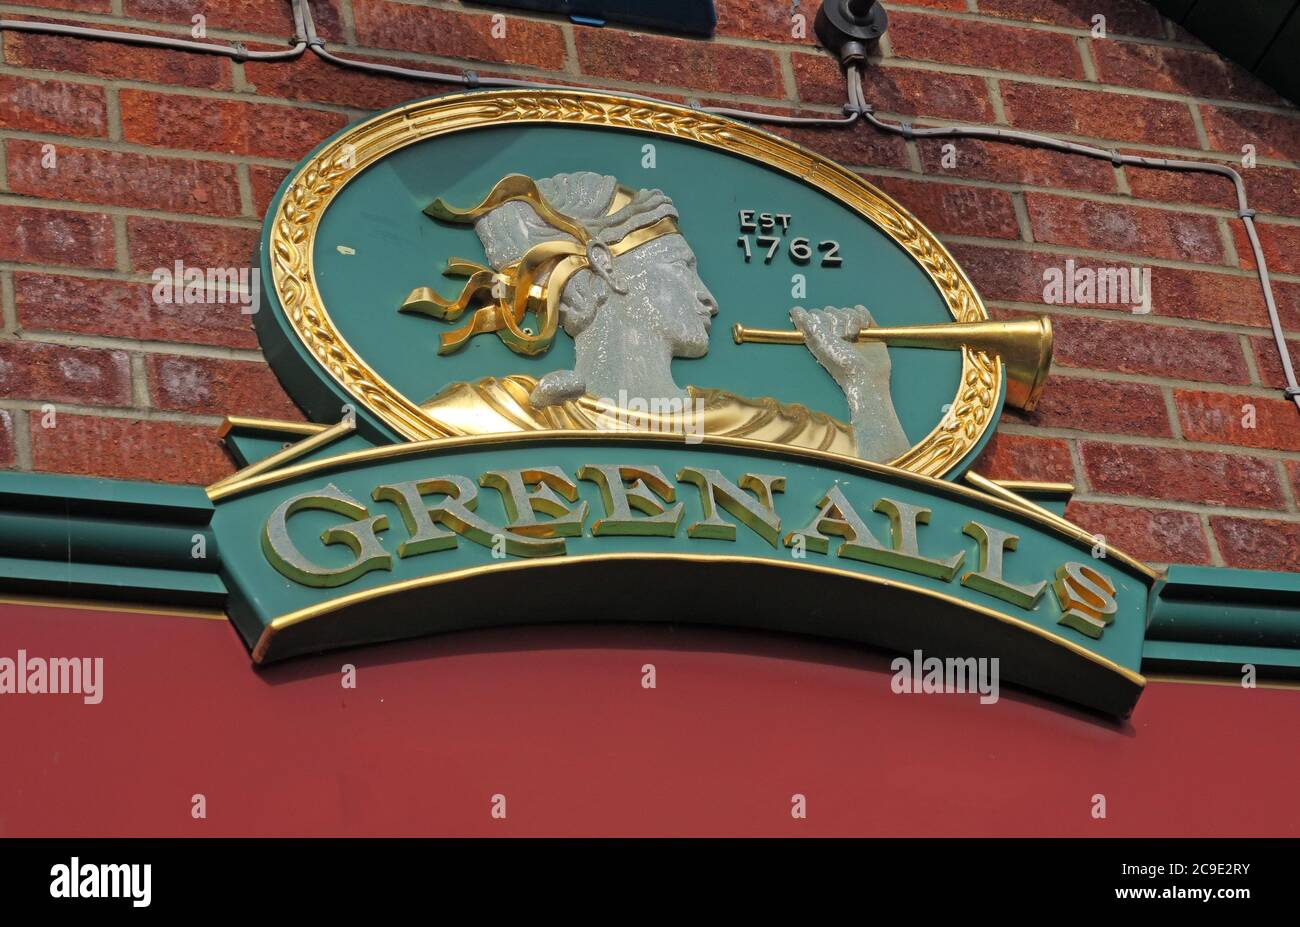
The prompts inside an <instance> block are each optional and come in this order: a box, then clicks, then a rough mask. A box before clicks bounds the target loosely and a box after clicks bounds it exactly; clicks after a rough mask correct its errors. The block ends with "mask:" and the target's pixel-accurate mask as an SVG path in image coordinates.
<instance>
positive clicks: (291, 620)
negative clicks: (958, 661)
mask: <svg viewBox="0 0 1300 927" xmlns="http://www.w3.org/2000/svg"><path fill="white" fill-rule="evenodd" d="M617 560H622V561H637V560H676V561H685V562H690V563H744V564H754V565H758V566H772V567H776V568H778V569H794V570H807V571H810V572H814V573H821V574H823V575H831V576H837V577H841V578H844V579H854V580H858V581H861V582H867V583H871V584H873V585H877V586H886V587H890V588H894V589H901V590H905V591H907V592H911V593H915V594H917V595H924V596H928V597H930V598H933V599H937V600H939V601H942V602H946V603H948V604H949V605H955V606H958V607H959V608H962V609H965V610H967V611H971V612H975V613H977V614H980V615H983V616H985V617H987V618H993V619H996V620H997V621H1000V622H1002V623H1003V624H1008V625H1011V626H1012V627H1014V628H1016V629H1017V630H1020V631H1025V632H1028V633H1031V634H1035V635H1037V636H1039V637H1041V638H1043V639H1045V640H1047V641H1048V642H1049V643H1052V644H1056V645H1057V646H1060V647H1064V648H1065V649H1066V650H1069V651H1070V652H1072V653H1073V654H1075V656H1080V657H1083V658H1084V659H1085V660H1088V661H1089V662H1091V663H1095V664H1097V665H1098V666H1101V667H1102V668H1103V669H1106V670H1109V671H1110V672H1112V673H1116V674H1117V675H1119V676H1122V677H1123V678H1124V679H1126V680H1127V681H1129V682H1131V683H1133V684H1135V685H1137V686H1139V687H1145V686H1146V682H1147V681H1146V678H1145V677H1143V676H1142V674H1140V673H1135V672H1134V671H1133V670H1131V669H1128V668H1127V667H1124V666H1120V665H1119V664H1118V663H1116V662H1115V661H1114V660H1111V659H1109V658H1107V657H1103V656H1101V655H1100V654H1097V653H1094V652H1092V651H1091V650H1089V649H1088V648H1086V647H1084V646H1082V645H1081V644H1077V643H1075V642H1074V641H1071V640H1067V639H1066V638H1064V637H1061V636H1060V635H1058V634H1055V633H1053V632H1052V631H1050V630H1048V629H1047V628H1042V627H1039V626H1038V625H1036V624H1031V623H1030V622H1028V621H1024V620H1022V619H1020V618H1016V617H1014V616H1012V615H1005V614H1003V613H1002V612H998V611H995V610H993V609H991V608H986V607H985V606H983V605H977V604H975V603H974V602H967V601H965V600H964V599H959V598H957V597H956V596H951V595H948V594H947V593H943V592H936V591H934V590H932V589H924V588H921V587H920V586H913V585H911V584H910V583H904V582H899V581H897V580H892V579H885V578H884V577H880V576H867V575H866V574H863V573H855V572H853V571H852V570H842V569H839V568H837V567H830V566H823V565H821V564H817V563H797V562H794V561H782V560H768V559H766V558H763V557H742V556H735V555H724V556H719V555H716V554H657V553H649V552H645V553H621V554H581V555H578V556H574V557H566V558H564V559H549V560H521V561H514V562H508V563H500V564H496V565H488V566H477V567H467V568H465V569H463V570H453V571H452V572H449V573H440V574H434V575H432V576H419V577H415V578H413V579H407V580H402V581H401V582H397V583H389V584H387V585H385V586H378V587H375V588H374V589H363V590H360V591H358V592H353V593H351V594H349V595H344V596H339V597H338V598H335V599H331V600H330V601H328V602H322V603H321V604H319V605H313V606H310V607H308V608H302V609H299V610H298V611H295V612H289V613H288V614H285V615H281V616H279V617H278V618H274V619H272V620H271V622H270V624H268V625H266V627H264V628H263V629H262V633H261V635H260V636H259V637H258V639H257V644H256V645H255V646H254V648H253V662H254V663H259V664H260V663H261V662H262V661H263V659H264V658H265V657H266V652H267V650H269V649H270V646H271V639H272V638H273V637H274V636H275V635H276V634H278V633H279V632H280V631H283V630H284V629H286V628H290V627H293V626H294V625H297V624H302V623H303V622H305V621H311V620H313V619H315V618H319V617H321V616H323V615H327V614H330V613H331V612H335V611H339V610H341V609H344V608H347V607H349V606H351V605H356V604H359V603H362V602H369V601H372V600H374V599H379V598H384V597H385V596H389V595H393V594H395V593H398V592H403V591H405V590H408V589H421V588H425V587H428V586H439V585H443V584H445V583H451V582H456V581H457V580H461V579H466V578H469V577H471V576H474V575H478V574H488V573H496V572H500V571H512V572H513V571H515V570H532V569H544V568H548V567H564V566H573V565H575V564H580V563H598V562H610V561H617Z"/></svg>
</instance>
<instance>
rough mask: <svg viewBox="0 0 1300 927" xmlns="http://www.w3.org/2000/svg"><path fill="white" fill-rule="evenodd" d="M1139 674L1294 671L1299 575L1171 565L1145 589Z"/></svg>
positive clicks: (1298, 646) (1298, 661) (1299, 645)
mask: <svg viewBox="0 0 1300 927" xmlns="http://www.w3.org/2000/svg"><path fill="white" fill-rule="evenodd" d="M1148 615H1149V619H1148V622H1149V623H1148V625H1147V635H1146V644H1145V645H1144V647H1143V651H1142V653H1143V671H1144V672H1149V671H1152V666H1148V661H1154V663H1153V665H1154V666H1159V667H1166V668H1172V669H1176V670H1177V671H1180V672H1193V673H1195V672H1209V673H1214V672H1228V671H1230V672H1231V674H1239V673H1240V671H1241V666H1242V665H1243V664H1245V663H1251V664H1254V665H1255V666H1258V667H1261V669H1263V668H1270V669H1276V670H1279V671H1284V673H1285V672H1289V671H1290V668H1300V575H1297V574H1295V573H1275V572H1270V571H1268V570H1238V569H1228V568H1224V567H1199V566H1171V567H1170V568H1169V573H1168V576H1167V578H1166V579H1164V580H1162V581H1161V582H1160V583H1158V584H1157V585H1156V586H1155V588H1154V589H1152V591H1151V607H1150V609H1149V611H1148Z"/></svg>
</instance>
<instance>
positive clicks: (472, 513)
mask: <svg viewBox="0 0 1300 927" xmlns="http://www.w3.org/2000/svg"><path fill="white" fill-rule="evenodd" d="M676 480H677V483H678V484H684V485H685V486H690V487H693V489H694V491H695V493H696V494H697V496H698V505H699V510H700V512H701V517H700V518H699V519H698V520H695V521H692V522H690V523H689V524H688V525H687V526H686V529H685V536H686V538H688V539H703V540H722V541H735V540H736V538H737V532H738V531H739V530H748V531H752V532H753V533H754V535H756V536H757V537H759V538H762V540H763V541H765V542H766V543H767V544H768V545H770V546H771V547H772V548H778V547H780V546H784V547H785V548H787V549H788V550H789V552H790V556H793V557H797V558H802V557H805V556H806V555H807V554H808V553H813V554H817V555H819V556H821V557H834V558H839V559H844V560H853V561H858V562H861V563H868V564H874V565H877V566H880V567H885V568H887V569H889V570H893V571H898V572H901V573H910V574H915V575H918V576H925V577H930V578H932V579H937V580H939V581H941V582H943V583H951V582H954V581H955V582H959V583H960V585H961V586H963V587H965V588H967V589H970V590H974V591H976V592H978V593H981V594H982V595H986V596H990V597H992V598H995V599H998V600H999V601H1001V602H1004V603H1007V604H1009V605H1013V606H1015V607H1016V608H1018V609H1022V610H1025V611H1033V610H1034V609H1035V608H1036V607H1037V606H1038V604H1039V602H1040V601H1041V600H1042V598H1043V596H1044V593H1045V592H1046V590H1047V588H1048V586H1049V584H1050V585H1051V588H1052V589H1053V590H1054V592H1055V599H1056V603H1057V605H1058V606H1059V611H1060V617H1059V619H1058V623H1059V624H1061V625H1064V626H1065V627H1068V628H1072V629H1074V630H1075V631H1078V632H1079V633H1081V634H1084V635H1086V636H1088V637H1090V638H1093V639H1099V638H1100V637H1101V636H1102V633H1103V632H1104V631H1105V629H1106V626H1107V625H1108V624H1110V623H1111V622H1112V621H1113V620H1114V616H1115V614H1116V612H1117V611H1118V609H1119V602H1118V601H1117V600H1116V598H1115V596H1116V589H1115V586H1114V585H1113V584H1112V583H1111V581H1110V580H1109V579H1107V577H1106V576H1105V575H1104V574H1103V573H1102V572H1100V571H1099V570H1098V569H1096V568H1095V567H1094V566H1092V565H1089V564H1087V563H1083V562H1079V561H1067V562H1065V563H1062V564H1060V565H1059V566H1058V567H1056V568H1055V570H1054V572H1053V573H1052V574H1051V575H1050V576H1048V577H1046V578H1043V579H1038V580H1037V581H1032V577H1021V579H1022V580H1024V579H1029V580H1030V581H1015V580H1012V579H1009V578H1008V577H1007V575H1006V570H1007V567H1008V560H1009V559H1010V557H1009V555H1010V554H1011V552H1014V551H1015V550H1017V548H1018V547H1019V545H1020V542H1021V538H1020V536H1019V535H1016V534H1012V533H1010V532H1008V531H1005V530H1003V529H1000V528H996V527H993V526H991V525H987V524H983V523H981V522H979V521H974V520H969V521H966V523H965V524H964V525H961V526H960V530H958V528H959V526H958V525H956V524H953V525H941V526H931V525H930V521H931V515H932V510H931V509H930V508H928V507H925V506H921V505H915V504H911V503H907V502H902V501H899V500H897V499H891V498H888V497H886V496H880V497H877V498H875V499H870V500H864V501H865V502H869V503H870V510H871V511H873V512H877V513H880V514H881V515H884V516H886V517H887V519H888V524H887V529H886V530H885V531H883V532H879V533H878V530H877V531H873V530H872V528H871V527H870V526H869V525H868V524H867V522H866V521H865V520H864V518H863V516H862V515H861V514H860V513H859V510H858V508H857V507H856V506H855V505H854V504H853V502H852V501H850V499H849V497H848V496H847V495H846V493H845V491H844V489H843V487H842V486H841V485H839V484H838V483H836V484H833V485H832V486H831V487H830V488H829V489H827V490H826V492H825V493H824V494H823V495H822V497H821V498H820V500H818V501H817V502H816V505H815V507H814V508H815V510H816V511H815V514H813V515H812V516H811V518H810V519H809V520H808V521H807V523H806V524H805V525H804V526H803V527H802V528H798V529H795V530H792V531H789V532H788V533H786V534H784V535H782V534H781V527H782V517H781V515H780V514H779V513H778V511H777V505H776V500H777V497H778V495H779V494H781V493H782V492H783V490H784V488H785V484H786V478H785V477H783V476H779V475H772V474H758V473H744V474H742V475H741V476H740V478H739V479H738V480H736V481H734V482H733V481H732V480H731V479H729V478H728V477H726V476H724V475H723V474H722V472H721V471H719V470H717V469H713V468H702V467H683V468H681V469H680V470H679V471H678V472H677V475H676ZM579 481H583V482H587V483H591V484H594V486H595V487H596V488H597V489H598V491H599V494H600V505H601V507H602V508H601V511H600V513H599V515H598V517H597V518H596V519H595V520H594V521H591V522H590V524H589V523H588V521H589V519H588V511H589V507H588V504H587V502H586V500H582V499H580V498H579V494H578V483H579ZM480 487H485V488H489V489H491V490H493V491H494V492H495V494H496V495H497V497H498V499H499V503H500V505H501V508H502V509H503V511H504V513H505V518H504V519H502V520H500V521H493V520H491V519H489V518H486V517H484V516H483V515H482V514H480V512H479V501H480ZM678 492H679V487H678V486H675V485H674V484H673V483H672V482H670V481H669V479H668V478H667V477H666V476H665V474H664V473H663V471H662V470H661V469H660V468H659V467H658V466H655V465H653V464H616V465H608V464H602V465H591V464H585V465H581V466H579V467H578V468H577V472H576V479H574V478H570V477H569V476H568V475H567V474H565V473H564V471H563V470H561V469H560V468H558V467H549V466H548V467H532V468H521V469H510V470H491V471H487V472H484V473H482V474H481V475H480V476H479V478H478V482H477V484H476V483H475V482H474V481H473V480H471V479H469V478H468V477H465V476H463V475H460V474H444V475H440V476H434V477H429V478H426V479H418V480H408V481H405V482H399V483H386V484H382V485H378V486H375V487H374V489H373V490H372V492H371V493H370V499H371V501H372V502H375V503H380V502H386V503H391V504H392V505H393V506H395V507H396V508H397V510H398V513H399V514H400V520H401V523H402V526H403V530H404V534H402V535H401V536H400V537H390V531H389V518H388V516H387V515H386V514H383V513H375V512H373V511H372V510H371V508H368V507H367V505H366V503H365V502H363V501H361V500H359V499H356V498H353V497H351V496H349V495H348V494H347V493H345V492H342V491H341V490H339V489H338V487H336V486H334V485H333V484H329V485H327V486H325V487H324V488H323V489H311V490H308V491H306V492H302V493H300V494H298V495H295V496H293V497H291V498H289V499H287V500H285V501H284V502H282V503H280V504H279V505H278V506H277V507H276V508H275V510H274V511H273V512H272V513H271V514H270V516H269V517H268V518H267V519H266V522H265V525H264V526H263V528H262V532H261V546H262V552H263V554H264V555H265V557H266V561H267V562H268V563H269V564H270V565H271V566H272V567H274V568H275V570H276V571H278V572H279V573H280V574H281V575H282V576H284V577H286V578H288V579H290V580H292V581H294V582H295V583H299V584H301V585H304V586H311V587H320V588H335V587H339V586H344V585H347V584H349V583H352V582H355V581H356V580H358V579H360V578H361V577H362V576H364V575H365V574H367V573H370V572H372V571H391V570H392V569H393V565H394V561H395V560H407V559H410V558H415V557H424V556H426V555H429V554H436V553H437V552H439V551H448V550H452V549H454V548H456V547H457V546H458V545H459V544H460V542H461V540H465V541H469V542H471V543H473V544H477V545H479V546H481V547H483V548H486V549H487V550H489V551H491V552H492V553H493V555H494V556H496V557H498V558H505V557H522V558H535V557H563V556H566V555H567V554H568V553H569V549H568V547H567V545H566V541H565V539H566V538H574V537H580V536H583V535H586V536H589V537H615V536H620V535H621V536H628V537H638V536H639V537H664V538H675V537H678V536H679V534H680V532H681V525H682V522H683V516H684V513H685V508H686V507H685V503H684V502H682V501H678V498H677V496H678ZM785 508H786V510H787V511H789V510H790V509H791V506H790V505H788V504H787V505H786V506H785ZM311 510H317V511H324V512H330V513H333V514H335V515H337V516H339V518H340V519H346V520H342V521H340V522H339V523H337V524H335V525H332V526H331V527H329V528H327V529H325V530H324V531H323V532H322V533H321V534H320V536H319V546H321V547H327V546H330V545H342V546H344V547H346V548H347V549H348V550H349V551H350V552H351V559H350V560H349V561H348V562H346V563H344V564H342V565H326V564H324V563H322V562H321V558H320V557H319V551H314V550H311V549H307V550H304V549H302V548H301V547H299V545H298V543H297V542H296V541H295V540H294V539H293V537H291V535H290V531H289V520H290V518H291V517H292V516H293V515H294V514H295V513H298V512H304V511H311ZM723 512H725V513H726V514H727V515H729V516H730V519H734V521H733V520H730V519H728V518H726V517H723V515H722V513H723ZM539 516H546V517H545V518H542V517H539ZM923 527H925V528H926V529H927V530H926V532H925V534H924V545H923V543H922V531H921V529H922V528H923ZM381 533H382V534H383V535H384V538H383V539H382V540H381V538H380V534H381ZM963 535H964V536H966V537H969V538H973V539H974V540H975V541H976V542H977V543H978V547H979V553H978V565H977V566H976V565H975V564H970V565H968V564H967V563H966V559H967V552H966V550H965V549H964V545H962V546H961V549H954V548H957V547H958V546H959V544H960V540H961V537H962V536H963ZM923 547H924V549H923ZM963 567H967V568H966V569H963ZM1013 569H1014V568H1013Z"/></svg>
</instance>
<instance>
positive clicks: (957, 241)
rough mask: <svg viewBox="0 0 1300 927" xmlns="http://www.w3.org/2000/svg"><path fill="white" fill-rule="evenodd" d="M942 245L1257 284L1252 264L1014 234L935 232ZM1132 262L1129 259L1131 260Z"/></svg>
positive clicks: (1281, 276) (1285, 277)
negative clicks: (1118, 261)
mask: <svg viewBox="0 0 1300 927" xmlns="http://www.w3.org/2000/svg"><path fill="white" fill-rule="evenodd" d="M938 237H939V238H940V239H941V240H942V241H943V243H944V244H945V245H948V246H951V245H971V246H973V247H984V248H987V247H998V246H999V245H1000V246H1002V247H1003V248H1005V249H1007V250H1011V251H1024V252H1027V253H1032V254H1046V255H1059V256H1060V257H1062V258H1066V257H1088V258H1100V259H1102V260H1114V259H1115V258H1116V257H1119V258H1124V257H1129V258H1136V259H1137V260H1138V261H1140V262H1141V263H1143V264H1149V265H1150V266H1152V267H1167V268H1170V269H1177V270H1201V271H1205V272H1207V273H1214V272H1218V273H1220V274H1223V275H1224V276H1230V277H1243V278H1246V279H1253V280H1255V282H1256V286H1258V285H1259V278H1258V276H1257V275H1256V274H1255V271H1254V269H1253V268H1243V267H1240V266H1238V267H1233V266H1231V265H1229V264H1206V263H1198V262H1196V261H1183V260H1179V259H1177V258H1163V257H1156V256H1155V255H1147V254H1134V253H1133V252H1129V251H1099V250H1097V249H1095V248H1081V247H1079V246H1078V245H1068V244H1061V245H1055V244H1053V243H1052V242H1044V241H1019V240H1017V239H1014V238H983V237H981V236H978V235H940V236H938ZM1130 263H1131V262H1130ZM1268 275H1269V277H1271V278H1272V279H1274V280H1282V281H1286V282H1295V281H1300V274H1288V273H1282V272H1280V271H1274V270H1273V269H1272V268H1269V272H1268Z"/></svg>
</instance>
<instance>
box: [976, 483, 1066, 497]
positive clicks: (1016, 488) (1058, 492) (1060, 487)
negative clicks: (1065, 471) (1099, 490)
mask: <svg viewBox="0 0 1300 927" xmlns="http://www.w3.org/2000/svg"><path fill="white" fill-rule="evenodd" d="M990 482H992V483H997V484H998V485H999V486H1001V487H1002V488H1003V489H1009V490H1011V491H1012V492H1014V493H1022V494H1023V493H1027V492H1034V493H1041V494H1043V495H1045V496H1072V495H1074V484H1073V483H1046V482H1040V481H1038V480H990Z"/></svg>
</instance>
